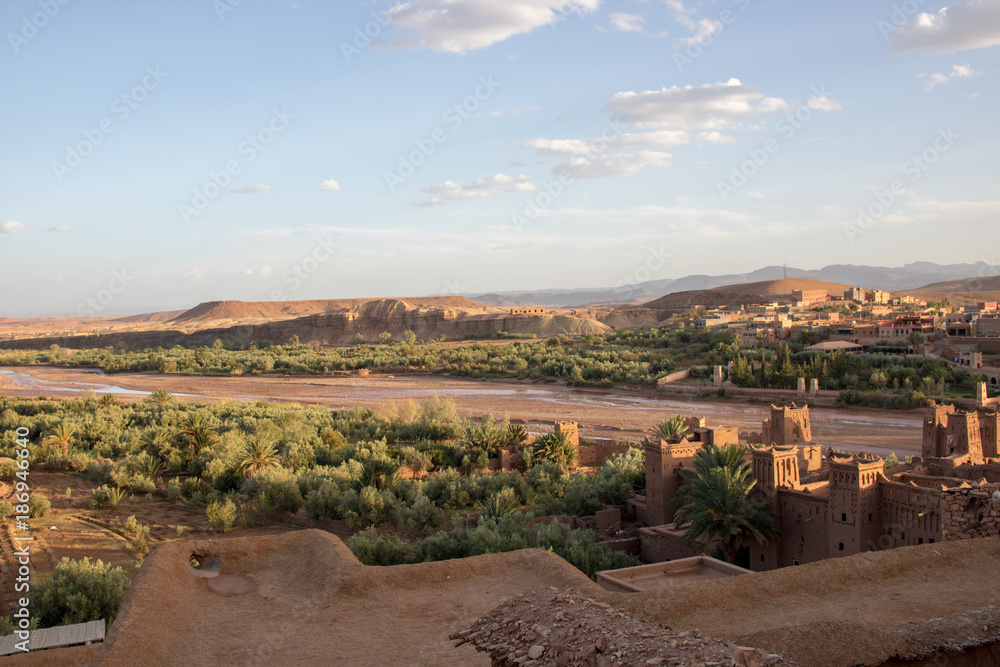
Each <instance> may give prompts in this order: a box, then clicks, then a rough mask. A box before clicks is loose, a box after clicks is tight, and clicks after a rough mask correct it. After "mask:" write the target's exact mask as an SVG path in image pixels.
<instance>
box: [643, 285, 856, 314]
mask: <svg viewBox="0 0 1000 667" xmlns="http://www.w3.org/2000/svg"><path fill="white" fill-rule="evenodd" d="M848 289H850V287H848V286H847V285H840V284H838V283H826V282H822V281H819V280H810V279H807V278H787V279H783V280H764V281H761V282H756V283H740V284H738V285H726V286H725V287H715V288H713V289H706V290H693V291H689V292H675V293H674V294H668V295H666V296H664V297H661V298H659V299H657V300H656V301H651V302H649V303H647V304H646V307H647V308H654V309H661V310H684V309H688V308H691V307H693V306H708V307H709V308H714V307H718V306H739V305H747V304H754V303H761V302H769V301H779V302H788V301H791V300H792V292H794V291H795V290H826V291H827V293H829V294H836V295H842V294H843V293H844V292H845V291H846V290H848Z"/></svg>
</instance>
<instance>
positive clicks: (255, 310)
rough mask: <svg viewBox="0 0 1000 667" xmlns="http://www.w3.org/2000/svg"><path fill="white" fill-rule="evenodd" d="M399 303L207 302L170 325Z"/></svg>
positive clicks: (437, 303)
mask: <svg viewBox="0 0 1000 667" xmlns="http://www.w3.org/2000/svg"><path fill="white" fill-rule="evenodd" d="M383 301H384V302H390V303H393V302H394V303H400V302H401V301H400V300H398V299H318V300H312V301H208V302H206V303H202V304H199V305H197V306H195V307H194V308H192V309H190V310H187V311H184V312H183V313H181V314H180V315H178V316H177V317H175V318H174V319H173V320H171V322H173V323H176V324H190V323H196V322H210V321H215V320H238V321H247V320H265V321H271V320H290V319H295V318H299V317H307V316H309V315H318V314H321V313H330V312H338V311H346V310H353V309H357V308H361V307H362V306H365V305H368V304H372V303H378V302H383ZM405 303H407V304H409V305H410V306H412V307H437V308H470V309H478V310H482V309H483V308H484V306H483V305H482V304H478V303H476V302H475V301H471V300H469V299H466V298H465V297H461V296H439V297H422V298H414V299H407V300H406V301H405Z"/></svg>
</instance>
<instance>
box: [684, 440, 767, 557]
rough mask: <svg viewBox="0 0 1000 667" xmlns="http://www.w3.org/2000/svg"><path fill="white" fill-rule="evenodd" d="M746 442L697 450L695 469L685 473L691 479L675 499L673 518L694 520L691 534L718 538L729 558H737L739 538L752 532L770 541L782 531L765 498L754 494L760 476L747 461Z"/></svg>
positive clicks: (761, 540) (690, 536)
mask: <svg viewBox="0 0 1000 667" xmlns="http://www.w3.org/2000/svg"><path fill="white" fill-rule="evenodd" d="M746 451H747V449H746V447H745V446H744V445H727V446H726V447H715V446H714V445H711V446H709V447H705V448H703V449H702V450H700V451H699V452H698V454H697V455H696V456H695V460H694V463H693V467H692V468H682V469H681V470H680V474H681V476H682V477H684V479H685V480H686V481H687V482H688V484H685V485H684V486H682V487H681V488H680V490H679V491H678V493H677V498H676V499H675V500H674V504H675V505H677V506H678V509H677V513H676V514H675V516H674V521H675V522H676V523H677V524H678V525H681V524H686V523H690V524H691V525H690V527H689V528H688V529H687V534H686V536H685V537H686V539H687V540H688V541H689V542H695V541H698V540H701V539H704V540H705V541H707V542H711V541H713V540H718V541H719V544H720V547H721V549H722V553H723V554H724V555H725V557H726V560H728V561H729V562H730V563H735V562H736V556H737V551H738V550H739V546H740V543H741V542H742V541H743V540H744V539H746V538H748V537H752V538H754V539H756V540H757V541H758V542H759V543H761V544H765V543H766V542H767V541H768V540H770V539H772V538H774V537H775V536H776V535H777V530H776V528H775V524H774V517H773V516H772V515H771V513H770V511H769V510H768V503H767V501H766V500H765V499H764V498H761V497H759V496H757V495H754V494H753V489H754V486H755V485H756V483H757V480H756V479H754V477H753V474H752V471H751V467H750V464H749V463H747V462H746V461H744V460H743V455H744V454H745V453H746Z"/></svg>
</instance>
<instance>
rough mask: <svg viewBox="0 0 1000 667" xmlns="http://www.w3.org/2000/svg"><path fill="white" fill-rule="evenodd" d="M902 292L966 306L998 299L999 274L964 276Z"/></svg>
mask: <svg viewBox="0 0 1000 667" xmlns="http://www.w3.org/2000/svg"><path fill="white" fill-rule="evenodd" d="M903 294H909V295H913V296H915V297H917V298H920V299H924V300H926V301H943V300H944V299H947V300H948V301H949V302H950V303H951V304H952V305H953V306H967V305H971V304H974V303H976V302H978V301H997V300H998V299H1000V276H986V277H973V278H964V279H962V280H948V281H945V282H940V283H931V284H930V285H924V286H923V287H918V288H917V289H914V290H908V291H906V292H903Z"/></svg>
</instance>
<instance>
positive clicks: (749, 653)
mask: <svg viewBox="0 0 1000 667" xmlns="http://www.w3.org/2000/svg"><path fill="white" fill-rule="evenodd" d="M733 662H735V663H736V665H737V667H764V658H763V657H762V656H761V654H760V651H758V650H757V649H755V648H747V647H745V646H737V647H736V650H735V651H733Z"/></svg>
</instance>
